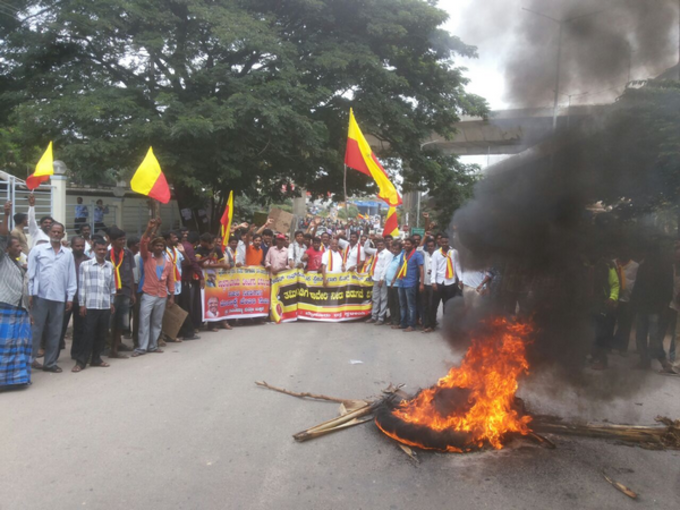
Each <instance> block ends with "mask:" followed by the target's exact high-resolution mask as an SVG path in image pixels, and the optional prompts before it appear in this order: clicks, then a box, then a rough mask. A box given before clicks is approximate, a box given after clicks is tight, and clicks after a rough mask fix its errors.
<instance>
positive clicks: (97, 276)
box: [71, 240, 117, 373]
mask: <svg viewBox="0 0 680 510" xmlns="http://www.w3.org/2000/svg"><path fill="white" fill-rule="evenodd" d="M105 257H106V241H103V240H97V241H95V243H94V258H92V259H90V260H87V261H86V262H83V264H81V266H80V273H79V278H78V294H79V296H78V301H79V303H80V310H79V315H80V316H81V317H82V318H83V319H84V320H85V334H84V335H83V339H82V341H81V342H80V343H79V345H78V349H77V350H76V356H75V359H76V364H75V366H74V367H73V369H72V370H71V372H74V373H78V372H80V371H82V370H84V369H85V367H86V366H87V364H88V363H89V364H90V366H91V367H108V366H109V364H108V363H106V362H104V361H103V360H102V357H101V353H102V349H103V348H104V342H105V341H106V338H107V337H108V334H109V322H110V321H111V313H113V312H114V305H113V299H114V297H115V295H116V290H117V289H116V283H115V279H114V275H113V271H114V268H113V264H111V262H109V261H108V260H106V258H105Z"/></svg>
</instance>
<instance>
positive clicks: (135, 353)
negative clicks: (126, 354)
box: [131, 351, 146, 358]
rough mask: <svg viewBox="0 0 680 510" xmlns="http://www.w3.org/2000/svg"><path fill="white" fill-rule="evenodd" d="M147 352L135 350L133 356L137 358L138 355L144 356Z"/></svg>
mask: <svg viewBox="0 0 680 510" xmlns="http://www.w3.org/2000/svg"><path fill="white" fill-rule="evenodd" d="M145 354H146V353H145V352H142V351H135V352H133V353H132V355H131V356H132V357H133V358H136V357H138V356H144V355H145Z"/></svg>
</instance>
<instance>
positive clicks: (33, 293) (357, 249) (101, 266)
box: [0, 196, 680, 388]
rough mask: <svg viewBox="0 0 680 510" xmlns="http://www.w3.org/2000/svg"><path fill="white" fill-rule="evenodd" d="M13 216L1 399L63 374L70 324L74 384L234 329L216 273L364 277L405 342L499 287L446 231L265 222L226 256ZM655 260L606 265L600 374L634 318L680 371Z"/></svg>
mask: <svg viewBox="0 0 680 510" xmlns="http://www.w3.org/2000/svg"><path fill="white" fill-rule="evenodd" d="M11 211H12V204H11V203H7V204H5V206H4V217H3V221H2V223H1V224H0V281H2V282H3V284H2V287H0V388H4V387H8V386H15V385H25V384H29V383H30V378H31V370H32V369H42V370H43V371H46V372H52V373H59V372H61V371H62V369H61V367H59V365H58V364H57V361H58V359H59V357H60V351H61V350H62V349H65V336H66V333H67V327H68V325H69V323H72V346H71V349H70V356H71V358H72V360H73V361H74V364H73V367H72V369H71V371H72V372H74V373H78V372H81V371H82V370H84V369H86V368H87V367H88V366H89V367H109V364H108V363H107V362H106V361H104V359H103V357H108V358H109V359H110V358H118V359H124V358H128V357H129V356H131V357H138V356H142V355H146V354H159V353H162V352H163V349H162V347H163V346H164V345H166V343H167V342H168V341H177V342H179V341H184V340H197V339H199V338H200V337H199V336H198V335H197V333H199V332H200V331H201V329H203V328H204V329H205V331H206V332H209V331H217V330H218V329H219V328H222V329H232V327H233V324H230V321H227V320H222V321H219V322H207V323H204V321H203V310H202V308H203V307H202V303H201V289H203V288H205V287H206V286H213V285H215V281H214V280H212V278H214V276H213V275H214V271H211V269H224V270H229V269H231V268H234V267H242V266H260V267H264V268H266V269H267V270H268V271H269V272H270V273H271V274H272V276H274V275H277V274H278V273H280V272H282V271H286V270H288V269H293V268H298V269H302V270H304V271H306V272H316V273H319V274H320V275H321V276H322V278H323V281H324V285H327V279H328V276H329V275H332V274H337V273H342V272H358V273H365V274H366V275H367V277H368V278H369V279H370V281H371V282H372V283H373V289H372V310H371V314H370V317H369V318H368V320H367V322H368V323H372V324H375V325H376V326H390V327H391V328H393V329H401V330H402V331H403V332H404V333H412V332H415V331H417V330H420V331H422V332H423V333H431V332H433V331H435V330H436V329H437V327H438V322H437V317H438V311H439V309H440V307H442V308H443V310H444V311H446V309H447V303H448V302H449V301H450V300H451V299H452V298H455V297H456V296H462V299H463V303H464V306H465V307H470V308H476V307H478V306H480V305H481V304H483V303H484V302H485V301H489V300H491V299H493V295H494V288H495V286H496V287H497V284H498V281H499V280H500V272H498V271H497V270H495V269H493V268H489V269H488V270H475V269H466V268H465V267H463V265H462V264H461V259H460V257H459V254H458V251H457V250H456V249H454V248H453V247H452V242H451V241H452V240H451V239H449V236H448V235H447V234H446V233H444V232H441V233H437V234H436V235H433V234H432V232H431V231H429V230H428V231H426V233H425V236H420V235H413V236H410V237H405V238H393V237H392V236H389V235H386V236H384V237H380V236H377V235H376V234H375V233H374V231H373V230H371V227H370V225H369V224H368V222H363V223H362V222H353V221H350V222H348V223H346V224H344V225H343V224H341V223H340V222H338V221H329V220H323V219H318V218H316V219H311V220H305V221H304V222H301V223H300V225H299V226H300V227H302V228H301V229H300V230H298V231H296V232H295V234H294V236H293V239H289V236H288V235H286V234H285V233H281V232H279V233H275V232H274V231H273V230H272V229H271V227H272V225H273V220H272V219H268V220H267V221H266V223H265V224H264V225H262V226H256V225H249V224H248V223H241V224H236V223H235V224H233V225H232V228H231V234H230V237H229V238H228V239H227V240H226V243H224V244H223V239H222V238H220V237H218V236H214V235H212V234H209V233H203V234H199V233H197V232H192V231H188V230H187V229H178V230H168V231H162V230H161V227H162V225H161V221H160V219H152V220H150V221H149V222H148V225H147V227H146V230H145V232H144V234H143V235H142V237H141V238H137V237H128V236H127V235H126V233H125V232H124V231H123V230H121V229H120V228H118V227H116V226H111V227H108V228H106V229H105V230H104V231H97V232H98V234H101V235H94V234H92V232H91V228H90V226H89V225H88V224H87V223H84V222H79V223H78V224H77V227H78V232H77V235H76V236H72V237H71V238H70V239H69V240H68V243H67V242H66V241H65V239H64V237H65V228H64V226H63V225H62V224H61V223H59V222H57V221H54V220H53V219H52V218H50V217H48V216H46V217H43V218H40V220H39V221H38V220H37V219H36V218H35V208H34V200H33V197H32V196H30V198H29V208H28V211H27V213H17V214H16V215H15V216H14V229H13V230H12V231H11V232H10V231H9V215H10V214H11ZM84 214H85V213H84V212H82V211H81V216H83V217H84ZM24 229H28V231H29V235H30V241H31V243H32V244H31V246H29V242H28V241H29V239H28V238H27V236H26V235H25V233H24ZM223 246H224V249H223ZM655 260H656V259H655V254H654V253H650V254H648V257H647V258H646V259H645V261H644V263H642V264H638V263H637V262H635V261H633V260H631V259H630V257H628V256H627V255H622V256H621V257H620V258H618V259H616V260H615V261H605V263H604V265H603V266H602V269H603V270H602V275H603V278H602V279H601V285H602V289H601V290H602V292H603V300H602V301H603V303H604V304H605V307H604V309H603V313H601V314H596V315H597V317H596V319H595V323H596V325H597V330H598V333H597V338H596V342H595V346H596V349H595V350H594V354H593V361H594V367H598V366H599V367H600V368H603V367H602V365H606V355H601V354H599V353H602V352H606V351H609V350H611V349H616V350H619V351H620V352H625V351H626V350H627V349H628V344H629V338H630V335H631V328H632V324H633V317H634V315H637V326H636V339H637V350H638V353H639V354H640V357H641V362H640V364H641V366H642V367H648V366H649V365H650V360H651V359H657V360H659V362H661V364H662V367H663V369H664V370H666V371H669V372H672V371H673V369H672V366H671V363H672V362H673V361H674V359H675V342H674V341H673V342H672V344H671V350H670V352H669V354H668V356H667V355H666V353H665V351H664V349H663V338H664V335H665V332H666V330H667V329H670V330H672V332H673V333H674V332H675V328H676V325H675V324H676V322H677V321H675V320H673V319H674V318H675V317H676V316H677V310H678V309H680V304H679V303H678V301H677V298H678V294H679V293H680V275H678V274H675V272H674V270H673V271H671V269H670V268H668V269H669V271H671V273H670V274H666V272H664V271H663V270H662V269H659V268H661V267H662V265H661V264H658V263H656V262H655ZM678 264H680V250H678ZM678 267H680V265H678ZM674 281H675V285H673V282H674ZM659 286H662V287H664V288H666V287H668V289H667V292H665V293H662V294H660V293H659V292H658V288H659ZM666 294H667V295H666ZM659 295H662V297H661V298H660V299H659V298H658V296H659ZM516 303H519V305H521V304H522V303H521V299H518V300H513V302H512V308H513V309H512V310H510V312H511V313H514V312H515V307H519V305H517V304H516ZM175 304H177V305H179V306H180V307H181V308H182V309H183V310H184V311H186V312H187V317H186V319H185V320H184V323H183V324H182V326H181V328H180V331H179V334H178V337H177V339H171V338H168V337H167V336H166V335H165V334H164V333H163V332H162V331H161V329H162V320H163V315H164V313H165V310H166V307H168V306H174V305H175ZM669 304H670V312H669V311H668V309H669ZM207 308H208V310H207V311H206V314H207V315H208V316H210V314H211V313H212V314H213V315H214V316H215V318H219V317H218V316H217V315H216V310H212V309H211V303H208V304H207ZM261 322H262V321H261ZM678 329H680V324H679V325H678ZM672 336H673V340H674V339H675V335H674V334H673V335H672ZM603 339H605V340H603ZM126 340H131V341H132V342H131V343H132V344H131V345H129V344H128V343H127V342H126ZM126 352H129V353H130V354H129V355H128V354H125V353H126ZM40 359H42V361H40Z"/></svg>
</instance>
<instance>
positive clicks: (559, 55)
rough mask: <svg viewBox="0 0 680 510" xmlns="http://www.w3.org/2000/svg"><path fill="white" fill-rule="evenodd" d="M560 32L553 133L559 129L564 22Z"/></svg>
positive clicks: (558, 35)
mask: <svg viewBox="0 0 680 510" xmlns="http://www.w3.org/2000/svg"><path fill="white" fill-rule="evenodd" d="M559 24H560V30H559V33H558V34H557V73H556V75H555V101H554V103H553V125H552V127H553V132H555V130H556V129H557V104H558V102H559V99H560V64H561V62H562V32H563V31H564V22H563V21H560V22H559Z"/></svg>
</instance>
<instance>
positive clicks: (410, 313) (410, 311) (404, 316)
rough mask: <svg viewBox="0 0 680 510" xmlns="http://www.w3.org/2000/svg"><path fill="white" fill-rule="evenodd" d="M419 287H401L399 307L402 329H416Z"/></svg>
mask: <svg viewBox="0 0 680 510" xmlns="http://www.w3.org/2000/svg"><path fill="white" fill-rule="evenodd" d="M417 297H418V287H399V306H400V308H401V327H402V328H407V327H409V328H415V327H416V306H417Z"/></svg>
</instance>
